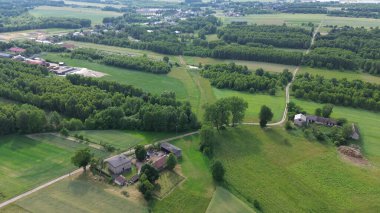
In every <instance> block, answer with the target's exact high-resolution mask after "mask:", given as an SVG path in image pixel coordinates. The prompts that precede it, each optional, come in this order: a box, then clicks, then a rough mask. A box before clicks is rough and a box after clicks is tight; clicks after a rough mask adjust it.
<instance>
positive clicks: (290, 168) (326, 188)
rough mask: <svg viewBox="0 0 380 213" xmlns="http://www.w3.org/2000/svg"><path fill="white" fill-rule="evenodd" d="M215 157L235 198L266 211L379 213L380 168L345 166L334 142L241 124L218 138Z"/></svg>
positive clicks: (280, 129) (281, 129)
mask: <svg viewBox="0 0 380 213" xmlns="http://www.w3.org/2000/svg"><path fill="white" fill-rule="evenodd" d="M215 141H217V144H216V146H215V158H216V159H218V160H220V161H222V162H223V165H224V167H225V169H226V176H225V179H226V181H227V183H226V185H227V186H228V188H230V189H232V191H233V192H234V194H237V195H239V197H240V196H242V197H244V198H245V199H246V200H248V201H250V202H252V201H253V200H255V199H256V200H258V202H259V203H260V206H261V207H262V209H263V211H264V212H347V211H361V212H363V211H364V212H376V211H378V210H379V209H380V205H379V203H380V170H379V169H378V168H372V167H365V168H364V167H363V168H361V167H358V166H354V165H351V164H350V163H348V162H343V161H342V160H341V159H340V157H339V154H338V153H337V151H336V148H335V147H334V146H332V145H330V144H321V143H319V142H317V141H308V140H306V139H305V138H304V137H303V135H302V133H301V132H298V131H292V132H286V131H285V130H283V128H282V127H276V128H268V129H264V130H263V129H261V128H260V127H257V126H250V127H248V126H244V127H243V126H240V127H237V128H234V129H227V130H226V131H222V132H221V133H220V134H217V138H216V140H215Z"/></svg>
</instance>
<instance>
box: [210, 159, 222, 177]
mask: <svg viewBox="0 0 380 213" xmlns="http://www.w3.org/2000/svg"><path fill="white" fill-rule="evenodd" d="M211 170H212V177H213V178H214V180H215V181H217V182H221V181H223V179H224V174H225V170H224V167H223V164H222V163H221V162H220V161H216V162H215V163H214V164H213V165H212V167H211Z"/></svg>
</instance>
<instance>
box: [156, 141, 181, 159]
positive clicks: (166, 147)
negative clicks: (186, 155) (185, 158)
mask: <svg viewBox="0 0 380 213" xmlns="http://www.w3.org/2000/svg"><path fill="white" fill-rule="evenodd" d="M160 147H161V150H162V151H164V152H166V153H173V154H174V155H175V156H176V157H177V158H180V157H181V156H182V150H181V149H180V148H178V147H176V146H174V145H173V144H170V143H167V142H164V143H161V144H160Z"/></svg>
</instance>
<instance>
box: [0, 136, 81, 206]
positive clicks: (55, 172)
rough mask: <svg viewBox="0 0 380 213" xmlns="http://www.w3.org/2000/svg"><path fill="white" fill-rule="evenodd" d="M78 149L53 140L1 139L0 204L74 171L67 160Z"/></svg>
mask: <svg viewBox="0 0 380 213" xmlns="http://www.w3.org/2000/svg"><path fill="white" fill-rule="evenodd" d="M45 139H46V140H45ZM79 147H80V145H79V144H76V143H74V142H71V141H67V140H65V141H60V139H57V138H49V139H47V138H44V139H41V140H33V139H31V138H28V137H26V136H20V135H11V136H4V137H1V138H0V161H1V165H0V180H1V181H0V192H1V194H2V196H0V202H1V201H4V200H6V199H9V198H11V197H13V196H15V195H18V194H20V193H22V192H24V191H27V190H29V189H31V188H33V187H36V186H38V185H40V184H42V183H45V182H47V181H49V180H51V179H54V178H55V177H58V176H60V175H63V174H66V173H68V172H70V171H72V170H74V169H75V167H74V165H72V164H71V162H70V158H71V156H72V155H73V154H74V152H75V151H76V150H77V149H78V148H79Z"/></svg>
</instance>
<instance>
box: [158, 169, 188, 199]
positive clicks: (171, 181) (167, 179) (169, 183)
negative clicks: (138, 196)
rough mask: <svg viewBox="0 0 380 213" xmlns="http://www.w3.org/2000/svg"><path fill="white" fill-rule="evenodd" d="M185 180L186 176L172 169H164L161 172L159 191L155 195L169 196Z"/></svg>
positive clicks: (160, 196)
mask: <svg viewBox="0 0 380 213" xmlns="http://www.w3.org/2000/svg"><path fill="white" fill-rule="evenodd" d="M183 180H184V177H182V176H180V175H178V174H177V173H175V172H172V171H163V172H161V173H160V178H159V179H158V181H157V182H158V184H159V185H160V189H159V191H157V192H156V193H155V195H156V196H157V197H159V198H161V199H162V198H164V197H165V196H167V195H168V194H169V193H170V192H171V191H172V190H174V189H175V187H176V186H177V185H178V184H179V183H181V181H183Z"/></svg>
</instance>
